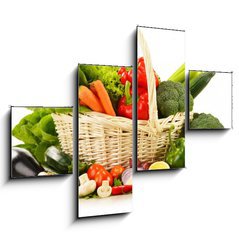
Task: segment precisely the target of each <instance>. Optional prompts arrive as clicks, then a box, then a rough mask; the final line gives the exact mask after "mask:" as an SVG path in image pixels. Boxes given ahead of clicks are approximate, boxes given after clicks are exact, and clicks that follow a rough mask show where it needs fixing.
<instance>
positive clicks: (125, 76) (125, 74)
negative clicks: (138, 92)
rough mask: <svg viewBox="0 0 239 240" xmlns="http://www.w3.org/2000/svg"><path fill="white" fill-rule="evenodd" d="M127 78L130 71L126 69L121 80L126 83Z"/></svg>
mask: <svg viewBox="0 0 239 240" xmlns="http://www.w3.org/2000/svg"><path fill="white" fill-rule="evenodd" d="M127 80H128V73H127V72H126V71H125V72H123V73H122V75H121V79H120V81H121V83H122V84H123V85H125V83H126V81H127Z"/></svg>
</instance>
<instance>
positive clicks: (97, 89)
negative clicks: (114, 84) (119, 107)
mask: <svg viewBox="0 0 239 240" xmlns="http://www.w3.org/2000/svg"><path fill="white" fill-rule="evenodd" d="M90 89H91V91H92V92H93V93H96V95H97V97H98V98H99V99H100V102H101V104H102V106H103V108H104V110H105V113H107V114H109V115H111V116H116V114H115V110H114V108H113V105H112V103H111V100H110V97H109V94H108V92H107V91H106V89H105V86H104V84H103V83H102V82H101V81H100V80H96V81H94V82H92V83H91V84H90Z"/></svg>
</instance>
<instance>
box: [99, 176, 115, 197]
mask: <svg viewBox="0 0 239 240" xmlns="http://www.w3.org/2000/svg"><path fill="white" fill-rule="evenodd" d="M111 192H112V187H111V186H110V185H109V181H108V180H105V181H102V185H101V186H100V187H99V188H98V189H97V194H98V196H99V197H101V198H105V197H109V196H110V195H111Z"/></svg>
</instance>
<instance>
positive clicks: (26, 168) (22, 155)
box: [11, 148, 44, 178]
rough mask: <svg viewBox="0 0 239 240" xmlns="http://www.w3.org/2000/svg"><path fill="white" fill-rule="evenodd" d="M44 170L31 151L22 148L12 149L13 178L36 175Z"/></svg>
mask: <svg viewBox="0 0 239 240" xmlns="http://www.w3.org/2000/svg"><path fill="white" fill-rule="evenodd" d="M43 171H44V169H43V168H42V167H41V166H40V165H39V164H38V162H37V161H36V159H35V158H34V157H33V156H32V154H31V153H30V152H28V151H27V150H25V149H21V148H13V149H12V169H11V175H12V178H23V177H36V176H38V174H39V173H40V172H43Z"/></svg>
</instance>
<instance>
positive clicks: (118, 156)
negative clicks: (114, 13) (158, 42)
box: [52, 31, 185, 170]
mask: <svg viewBox="0 0 239 240" xmlns="http://www.w3.org/2000/svg"><path fill="white" fill-rule="evenodd" d="M138 39H139V43H140V46H141V48H142V51H143V56H144V59H145V67H146V74H147V79H148V93H149V94H148V95H149V120H148V121H145V120H138V139H137V140H138V152H137V154H138V156H137V159H138V160H140V161H141V162H155V161H160V160H162V161H163V160H165V154H166V152H167V149H168V145H169V135H168V134H169V128H170V127H171V126H172V125H174V129H173V130H172V133H171V136H172V139H176V138H178V137H179V134H180V132H181V129H182V127H183V126H184V122H185V114H184V113H177V114H175V115H173V116H169V117H167V118H164V119H158V110H157V102H156V87H155V80H154V72H153V68H152V64H151V58H150V53H149V49H148V46H147V43H146V41H145V39H144V36H143V34H142V33H141V32H140V31H138ZM52 116H53V119H54V122H55V124H56V128H57V132H58V135H59V139H60V143H61V146H62V150H63V151H64V152H66V153H68V154H70V155H71V156H72V155H73V141H72V136H73V135H72V129H73V127H72V125H73V118H72V116H69V115H64V114H52ZM132 127H133V126H132V120H131V119H128V118H124V117H118V116H117V117H112V116H109V115H106V114H102V113H97V112H88V113H85V114H79V160H80V161H83V162H89V163H91V162H92V161H95V162H96V163H100V164H101V165H103V166H104V167H105V168H106V169H107V170H109V169H111V168H112V167H113V166H115V165H119V164H120V165H122V166H124V167H126V168H127V167H129V160H130V159H131V158H132V145H133V144H132V138H133V137H132V136H133V129H132Z"/></svg>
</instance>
